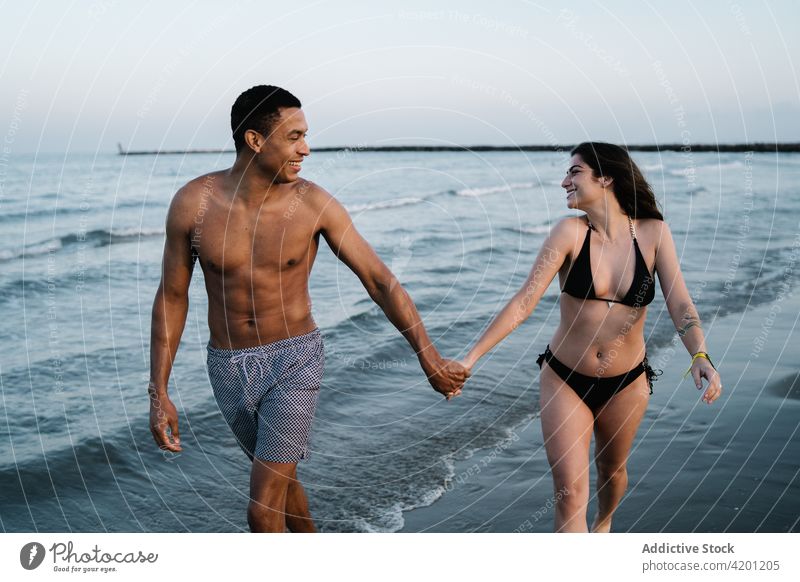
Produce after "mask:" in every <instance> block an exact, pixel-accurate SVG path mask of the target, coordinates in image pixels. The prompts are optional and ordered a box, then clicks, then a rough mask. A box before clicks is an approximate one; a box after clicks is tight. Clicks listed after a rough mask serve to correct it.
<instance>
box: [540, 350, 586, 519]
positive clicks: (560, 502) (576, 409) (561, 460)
mask: <svg viewBox="0 0 800 582" xmlns="http://www.w3.org/2000/svg"><path fill="white" fill-rule="evenodd" d="M539 381H540V386H541V389H540V390H541V391H540V401H541V409H542V431H543V433H544V446H545V450H546V451H547V460H548V461H549V462H550V468H551V469H552V471H553V491H554V494H555V531H557V532H586V531H588V527H587V523H586V508H587V506H588V503H589V444H590V442H591V439H592V425H593V423H594V416H593V415H592V412H591V410H589V407H588V406H586V404H585V403H584V402H583V400H581V399H580V397H579V396H578V395H577V394H575V392H574V391H573V390H572V388H570V387H569V386H568V385H567V384H566V383H565V382H564V381H563V380H562V379H561V378H560V377H559V376H558V375H557V374H556V373H555V372H553V370H552V369H551V368H550V366H548V365H547V364H545V365H544V366H542V373H541V374H540V376H539Z"/></svg>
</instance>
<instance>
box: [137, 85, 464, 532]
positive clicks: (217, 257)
mask: <svg viewBox="0 0 800 582" xmlns="http://www.w3.org/2000/svg"><path fill="white" fill-rule="evenodd" d="M231 127H232V129H233V138H234V142H235V144H236V161H235V162H234V164H233V166H232V167H231V168H230V169H228V170H224V171H220V172H213V173H211V174H207V175H206V176H201V177H199V178H196V179H194V180H192V181H191V182H189V183H188V184H186V185H185V186H184V187H183V188H181V189H180V190H179V191H178V192H177V193H176V194H175V197H174V198H173V200H172V203H171V205H170V209H169V213H168V216H167V239H166V244H165V247H164V258H163V264H162V276H161V284H160V285H159V287H158V292H157V293H156V297H155V301H154V303H153V318H152V329H151V344H150V360H151V363H150V367H151V370H150V384H149V387H148V392H149V395H150V430H151V432H152V434H153V437H154V438H155V441H156V443H157V444H158V445H159V447H161V448H162V449H164V450H170V451H180V450H181V444H180V435H179V432H178V414H177V411H176V409H175V406H174V405H173V403H172V402H171V401H170V399H169V396H168V395H167V384H168V380H169V375H170V371H171V370H172V363H173V361H174V359H175V354H176V352H177V350H178V344H179V343H180V339H181V334H182V332H183V327H184V324H185V322H186V314H187V311H188V306H189V295H188V291H189V283H190V281H191V276H192V269H193V266H194V263H195V261H196V259H198V258H199V259H200V265H201V267H202V269H203V273H204V275H205V284H206V291H207V293H208V324H209V328H210V331H211V338H210V341H209V345H208V372H209V378H210V380H211V385H212V387H213V389H214V396H215V397H216V400H217V403H218V404H219V407H220V410H221V411H222V413H223V415H224V417H225V420H226V421H227V422H228V424H229V426H230V427H231V429H232V430H233V432H234V434H235V435H236V438H237V440H238V441H239V444H240V446H241V447H242V449H243V450H244V451H245V453H246V454H247V456H248V457H249V458H250V459H251V460H252V463H253V464H252V471H251V475H250V503H249V506H248V510H247V521H248V524H249V525H250V529H251V531H254V532H267V531H271V532H282V531H285V529H286V528H288V529H289V530H290V531H297V532H309V531H314V530H315V528H314V522H313V521H312V519H311V515H310V514H309V511H308V502H307V499H306V495H305V492H304V490H303V487H302V485H301V484H300V482H299V481H298V480H297V472H296V471H297V462H298V461H299V460H300V459H304V458H306V457H307V455H308V436H309V432H310V429H311V421H312V419H313V415H314V409H315V407H316V403H317V397H318V394H319V388H320V381H321V378H322V369H323V363H324V351H323V345H322V338H321V335H320V332H319V330H318V329H317V326H316V324H315V323H314V319H313V318H312V315H311V300H310V297H309V293H308V277H309V274H310V273H311V268H312V266H313V264H314V258H315V257H316V254H317V249H318V247H319V239H320V235H321V236H323V237H324V238H325V240H326V241H327V243H328V245H329V246H330V248H331V249H332V250H333V252H334V253H335V254H336V256H337V257H338V258H339V259H340V260H341V261H342V262H344V263H345V264H346V265H347V266H348V267H349V268H350V269H351V270H352V271H353V272H354V273H355V274H356V275H357V276H358V278H359V279H360V280H361V282H362V284H363V285H364V287H365V288H366V290H367V292H368V293H369V295H370V297H371V298H372V299H373V301H375V303H377V304H378V305H379V306H380V307H381V309H382V310H383V312H384V313H385V314H386V317H387V318H388V319H389V320H390V321H391V322H392V324H394V326H395V327H397V329H398V330H399V331H400V332H401V333H402V334H403V336H405V338H406V340H408V342H409V344H411V347H412V348H413V349H414V351H415V352H416V353H417V356H418V358H419V363H420V365H421V366H422V369H423V371H424V372H425V374H426V376H427V377H428V379H429V381H430V383H431V385H432V386H433V388H434V389H435V390H436V391H437V392H440V393H441V394H443V395H444V396H445V397H446V398H447V399H448V400H449V399H450V398H452V397H453V396H457V395H458V394H459V393H460V391H461V387H462V386H463V384H464V381H465V380H466V378H467V376H468V372H467V371H466V370H465V369H464V368H463V366H461V365H460V364H459V363H457V362H454V361H452V360H445V359H443V358H442V357H441V356H440V355H439V353H438V351H437V350H436V348H435V347H434V346H433V344H432V343H431V340H430V338H429V337H428V334H427V333H426V331H425V327H424V326H423V324H422V321H421V319H420V316H419V313H418V312H417V310H416V308H415V306H414V303H413V302H412V301H411V298H410V297H409V296H408V294H407V293H406V291H405V290H404V289H403V287H402V286H401V285H399V284H398V282H397V279H395V277H394V275H392V273H391V271H389V269H388V268H387V267H386V265H384V264H383V262H382V261H381V260H380V259H379V258H378V256H377V255H376V254H375V252H374V251H373V250H372V248H371V247H370V246H369V244H368V243H367V242H366V241H365V240H364V239H363V238H362V237H361V235H360V234H359V233H358V231H357V230H356V229H355V227H354V226H353V223H352V221H351V219H350V216H349V215H348V213H347V211H346V210H345V209H344V207H343V206H342V205H341V204H340V203H339V202H338V201H337V200H336V199H335V198H334V197H333V196H331V195H330V194H328V193H327V192H326V191H325V190H323V189H322V188H320V187H319V186H317V185H316V184H313V183H312V182H309V181H307V180H303V179H301V178H299V177H298V174H299V172H300V167H301V164H302V162H303V159H304V158H305V157H306V156H308V155H309V154H310V150H309V148H308V145H307V144H306V140H305V136H306V131H307V130H308V127H307V125H306V120H305V116H304V115H303V111H302V110H301V109H300V101H298V100H297V98H296V97H294V96H293V95H292V94H291V93H289V92H288V91H285V90H283V89H280V88H278V87H272V86H264V85H261V86H257V87H253V88H251V89H249V90H247V91H245V92H244V93H242V94H241V95H240V96H239V97H238V98H237V100H236V103H234V105H233V108H232V110H231Z"/></svg>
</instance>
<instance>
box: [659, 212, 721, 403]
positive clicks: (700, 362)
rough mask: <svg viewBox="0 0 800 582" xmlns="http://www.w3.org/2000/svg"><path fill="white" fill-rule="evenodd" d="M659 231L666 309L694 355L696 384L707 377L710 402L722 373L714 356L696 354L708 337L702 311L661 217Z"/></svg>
mask: <svg viewBox="0 0 800 582" xmlns="http://www.w3.org/2000/svg"><path fill="white" fill-rule="evenodd" d="M659 225H660V229H661V230H660V233H659V237H658V243H657V246H656V272H657V273H658V280H659V281H660V283H661V291H662V293H664V299H665V300H666V303H667V310H668V311H669V315H670V317H671V318H672V322H673V323H674V324H675V328H676V329H677V330H678V334H679V335H680V336H681V340H682V341H683V345H684V346H686V349H687V351H688V352H689V354H691V355H692V356H693V359H692V366H691V373H692V377H693V378H694V383H695V386H697V388H698V390H699V389H702V387H703V383H702V381H701V377H702V378H705V379H706V380H708V389H707V390H706V392H705V393H704V394H703V400H704V401H705V402H707V403H708V404H711V403H712V402H714V400H716V399H717V398H719V395H720V393H721V392H722V382H721V379H720V376H719V374H718V373H717V371H716V370H715V369H714V367H713V365H712V364H711V360H708V359H706V358H703V357H696V358H695V357H694V355H695V354H697V353H698V352H703V353H705V352H706V351H707V350H706V338H705V335H704V334H703V329H702V327H701V326H700V315H699V314H698V313H697V309H696V308H695V306H694V302H693V301H692V297H691V295H689V289H687V287H686V281H684V279H683V273H681V266H680V262H679V261H678V253H677V251H676V249H675V241H674V240H673V238H672V232H671V231H670V229H669V226H668V225H667V223H666V222H661V221H659Z"/></svg>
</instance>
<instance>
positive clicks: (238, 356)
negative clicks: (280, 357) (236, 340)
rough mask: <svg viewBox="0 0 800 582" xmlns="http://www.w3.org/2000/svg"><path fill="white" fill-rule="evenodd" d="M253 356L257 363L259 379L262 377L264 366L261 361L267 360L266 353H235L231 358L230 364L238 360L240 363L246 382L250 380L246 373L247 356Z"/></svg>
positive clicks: (236, 362)
mask: <svg viewBox="0 0 800 582" xmlns="http://www.w3.org/2000/svg"><path fill="white" fill-rule="evenodd" d="M251 357H252V358H255V359H256V364H258V373H259V378H260V379H261V380H263V379H264V366H263V365H262V362H266V361H267V354H265V353H262V352H245V353H243V354H236V355H235V356H233V357H232V358H231V364H234V365H235V364H238V363H239V362H241V363H242V370H243V371H244V378H245V380H246V381H247V382H250V376H249V375H248V374H247V358H251Z"/></svg>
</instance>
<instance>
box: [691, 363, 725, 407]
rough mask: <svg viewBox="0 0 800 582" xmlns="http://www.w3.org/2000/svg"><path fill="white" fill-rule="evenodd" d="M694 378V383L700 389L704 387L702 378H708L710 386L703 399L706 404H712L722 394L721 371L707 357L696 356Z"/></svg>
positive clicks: (692, 369)
mask: <svg viewBox="0 0 800 582" xmlns="http://www.w3.org/2000/svg"><path fill="white" fill-rule="evenodd" d="M691 373H692V378H694V385H695V386H697V389H698V390H702V389H703V382H702V380H701V378H705V379H706V380H708V388H707V389H706V391H705V393H703V397H702V400H703V402H705V403H706V404H711V403H712V402H714V401H715V400H716V399H717V398H719V396H720V394H722V378H720V376H719V373H718V372H717V371H716V370H715V369H714V366H712V365H711V362H709V361H708V360H707V359H705V358H695V359H694V361H693V362H692V367H691Z"/></svg>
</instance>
